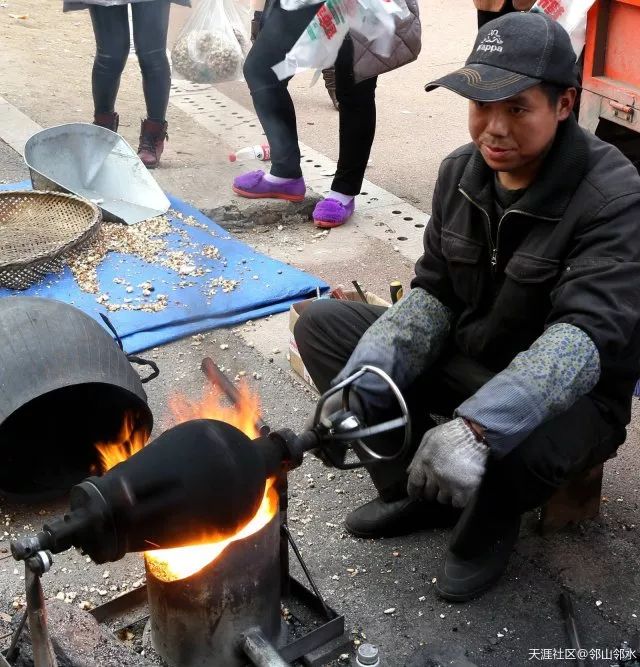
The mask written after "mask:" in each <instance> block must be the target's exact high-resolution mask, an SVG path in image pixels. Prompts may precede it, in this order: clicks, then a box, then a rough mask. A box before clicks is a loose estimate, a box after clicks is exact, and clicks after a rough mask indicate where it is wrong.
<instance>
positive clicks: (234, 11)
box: [171, 0, 251, 83]
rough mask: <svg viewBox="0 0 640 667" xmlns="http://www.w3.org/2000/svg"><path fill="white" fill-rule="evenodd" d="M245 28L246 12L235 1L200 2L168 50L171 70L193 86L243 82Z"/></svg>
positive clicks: (247, 42) (246, 48)
mask: <svg viewBox="0 0 640 667" xmlns="http://www.w3.org/2000/svg"><path fill="white" fill-rule="evenodd" d="M248 26H249V12H248V9H247V8H246V7H245V6H244V5H241V4H239V3H238V2H236V0H202V2H201V3H200V4H199V5H198V7H197V8H196V9H195V10H194V12H193V14H192V15H191V17H190V18H189V20H188V21H187V23H186V24H185V26H184V28H183V29H182V32H181V33H180V35H179V37H178V39H177V40H176V43H175V45H174V47H173V49H172V51H171V61H172V64H173V67H174V69H175V70H176V71H177V73H178V74H181V75H182V76H184V77H185V78H186V79H188V80H189V81H193V82H194V83H222V82H223V81H240V80H242V66H243V64H244V59H245V57H246V55H247V53H248V52H249V49H250V47H251V40H250V38H249V32H248Z"/></svg>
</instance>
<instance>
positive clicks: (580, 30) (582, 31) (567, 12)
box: [531, 0, 595, 59]
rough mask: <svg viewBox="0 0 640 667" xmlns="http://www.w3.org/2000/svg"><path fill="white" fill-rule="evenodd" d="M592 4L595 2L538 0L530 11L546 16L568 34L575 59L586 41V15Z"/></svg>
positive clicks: (592, 0) (591, 0) (593, 0)
mask: <svg viewBox="0 0 640 667" xmlns="http://www.w3.org/2000/svg"><path fill="white" fill-rule="evenodd" d="M594 2H595V0H538V1H537V2H536V4H535V5H534V6H533V7H532V8H531V11H532V12H541V13H544V14H547V15H548V16H550V17H551V18H552V19H555V20H556V21H557V22H558V23H559V24H560V25H561V26H562V27H563V28H564V29H565V30H566V31H567V32H568V33H569V37H571V45H572V46H573V50H574V51H575V52H576V59H577V58H579V57H580V54H581V53H582V49H584V44H585V42H586V39H587V13H588V12H589V10H590V9H591V5H593V3H594Z"/></svg>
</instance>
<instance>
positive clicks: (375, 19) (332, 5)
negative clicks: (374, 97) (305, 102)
mask: <svg viewBox="0 0 640 667" xmlns="http://www.w3.org/2000/svg"><path fill="white" fill-rule="evenodd" d="M311 4H316V3H315V2H313V0H281V6H282V7H283V8H284V9H288V10H295V9H299V8H300V7H302V6H304V5H311ZM408 14H409V10H408V9H407V5H406V3H405V2H404V0H327V1H326V2H325V3H324V4H323V5H322V6H321V7H320V9H319V10H318V13H317V14H316V15H315V17H314V18H313V19H312V21H311V23H309V25H308V26H307V29H306V30H305V31H304V32H303V33H302V35H301V36H300V39H298V41H297V42H296V43H295V44H294V46H293V48H292V49H291V51H289V52H288V53H287V55H286V56H285V59H284V60H283V61H282V62H280V63H278V64H277V65H274V66H273V68H272V69H273V71H274V72H275V74H276V76H277V77H278V78H279V79H280V80H282V79H287V78H288V77H290V76H293V75H294V74H295V73H296V71H297V70H298V69H299V68H312V69H317V70H318V72H319V71H320V70H323V69H325V68H327V67H331V66H332V65H333V64H334V63H335V61H336V58H337V56H338V51H339V50H340V47H341V46H342V43H343V42H344V39H345V37H346V36H347V33H348V32H349V31H350V30H353V31H354V32H357V33H359V34H360V35H362V36H363V37H366V38H367V39H368V40H369V41H371V42H373V43H372V44H371V50H372V51H373V52H374V53H377V54H379V55H381V56H383V57H387V56H389V54H390V50H391V45H392V42H393V36H394V34H395V30H396V19H399V20H402V19H404V18H406V17H407V16H408Z"/></svg>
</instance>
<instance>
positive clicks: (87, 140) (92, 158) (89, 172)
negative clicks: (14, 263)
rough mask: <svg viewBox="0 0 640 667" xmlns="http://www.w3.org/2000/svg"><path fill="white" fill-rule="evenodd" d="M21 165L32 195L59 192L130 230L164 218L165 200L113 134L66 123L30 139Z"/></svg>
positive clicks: (88, 126) (121, 140)
mask: <svg viewBox="0 0 640 667" xmlns="http://www.w3.org/2000/svg"><path fill="white" fill-rule="evenodd" d="M24 160H25V162H26V163H27V166H28V167H29V171H30V172H31V182H32V184H33V187H34V189H35V190H62V191H64V192H71V193H73V194H75V195H79V196H81V197H84V198H85V199H89V200H91V201H93V202H94V203H96V204H97V205H98V206H99V207H100V208H101V209H102V211H103V214H104V217H105V219H107V220H118V221H121V222H126V223H127V224H129V225H131V224H133V223H136V222H141V221H142V220H146V219H147V218H152V217H154V216H156V215H161V214H163V213H166V212H167V210H168V209H169V200H168V199H167V197H166V196H165V194H164V192H162V190H161V189H160V186H159V185H158V184H157V183H156V181H155V180H154V178H153V177H152V176H151V174H150V173H149V172H148V170H147V168H146V167H145V166H144V164H143V163H142V162H141V160H140V158H139V157H138V156H137V155H136V153H135V151H134V150H133V148H131V146H129V144H128V143H127V142H126V141H125V140H124V139H123V138H122V137H121V136H120V135H119V134H116V133H115V132H112V131H111V130H107V129H106V128H104V127H99V126H98V125H91V124H89V123H69V124H67V125H58V126H56V127H50V128H48V129H46V130H42V131H41V132H37V133H36V134H34V135H33V136H32V137H31V138H30V139H29V140H28V141H27V143H26V145H25V149H24Z"/></svg>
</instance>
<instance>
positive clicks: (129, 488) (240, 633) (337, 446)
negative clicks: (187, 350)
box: [11, 360, 411, 667]
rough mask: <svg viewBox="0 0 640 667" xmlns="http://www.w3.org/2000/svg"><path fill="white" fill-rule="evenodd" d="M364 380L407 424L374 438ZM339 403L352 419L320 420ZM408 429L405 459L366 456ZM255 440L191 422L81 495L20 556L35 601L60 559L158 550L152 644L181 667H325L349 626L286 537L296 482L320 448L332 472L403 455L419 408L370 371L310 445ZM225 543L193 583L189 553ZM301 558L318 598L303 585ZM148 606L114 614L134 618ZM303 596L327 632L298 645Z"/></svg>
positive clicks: (262, 428) (22, 545)
mask: <svg viewBox="0 0 640 667" xmlns="http://www.w3.org/2000/svg"><path fill="white" fill-rule="evenodd" d="M203 367H204V369H205V372H207V375H208V376H209V377H210V379H212V380H215V381H217V382H218V383H219V384H221V385H222V386H223V389H225V390H226V393H227V394H228V395H229V398H230V399H231V400H232V401H234V400H236V399H237V395H236V393H235V387H234V385H232V384H231V383H229V382H228V380H226V378H224V376H222V374H220V373H219V371H217V368H216V367H215V365H214V364H213V362H211V361H210V360H206V361H205V363H204V364H203ZM364 373H375V374H377V375H378V376H379V377H381V378H383V379H384V380H385V381H386V382H387V383H388V384H389V386H390V388H391V390H392V391H393V392H394V394H395V396H396V398H397V400H398V404H399V407H400V412H401V416H400V417H397V418H395V419H391V420H389V421H387V422H384V423H383V424H377V425H374V426H366V425H363V424H362V423H361V421H360V419H359V418H358V417H357V415H355V414H354V413H353V412H351V411H350V409H349V400H350V392H351V388H352V386H353V384H354V383H355V382H356V381H357V380H358V379H359V378H360V377H361V376H362V375H363V374H364ZM336 392H342V409H340V410H339V411H337V412H336V413H335V414H333V415H331V416H330V417H328V418H326V419H321V413H322V407H323V405H324V403H325V402H326V400H327V399H328V398H329V397H330V396H332V395H333V394H335V393H336ZM395 428H403V429H404V440H403V444H402V446H401V447H400V448H399V449H398V451H397V453H395V454H394V455H390V456H384V455H380V454H378V453H377V452H376V451H375V450H374V449H372V448H371V447H370V446H369V445H368V444H367V439H368V438H369V437H370V436H372V435H377V434H379V433H382V432H384V431H387V430H390V429H395ZM255 430H256V432H258V433H260V434H261V435H259V436H258V437H256V438H254V439H251V438H249V437H248V436H247V435H245V434H244V433H243V432H242V431H240V430H239V429H237V428H235V427H234V426H231V425H230V424H228V423H225V422H220V421H216V420H211V419H194V420H191V421H187V422H185V423H182V424H179V425H178V426H175V427H174V428H172V429H169V430H168V431H165V432H164V433H163V434H162V435H161V436H159V437H158V438H157V439H156V440H154V441H153V442H152V443H151V444H149V445H147V446H146V447H145V448H144V449H142V450H141V451H140V452H138V453H137V454H135V455H133V456H132V457H131V458H129V459H127V460H126V461H123V462H122V463H120V464H118V465H117V466H115V467H114V468H112V469H111V470H109V471H108V472H107V473H106V474H105V475H103V476H102V477H89V478H88V479H86V480H84V481H83V482H82V483H80V484H78V485H76V486H75V487H73V489H72V491H71V495H70V511H69V512H68V513H67V514H65V515H64V517H61V518H59V519H56V520H54V521H51V522H50V523H48V524H46V525H45V526H44V528H43V530H42V531H41V532H40V533H39V534H38V535H36V536H34V537H31V538H25V539H22V540H19V541H16V542H14V543H12V545H11V549H12V553H13V556H14V558H16V559H17V560H24V561H25V563H26V567H27V570H31V572H32V574H33V573H35V574H36V577H35V578H34V577H33V576H31V577H30V582H31V585H32V587H35V588H36V593H37V587H38V585H39V578H38V577H39V575H41V574H42V573H43V572H44V571H46V569H47V564H48V563H50V561H51V554H52V553H59V552H61V551H64V550H66V549H68V548H70V547H72V546H75V547H77V548H80V549H81V550H82V551H83V553H86V554H88V555H89V556H90V557H91V558H92V559H93V560H94V561H95V562H96V563H105V562H109V561H116V560H118V559H120V558H122V557H123V556H124V555H125V554H126V553H129V552H136V551H145V552H147V554H146V557H145V562H146V569H147V587H146V592H147V594H148V604H149V612H150V629H151V638H152V643H153V646H154V648H155V649H156V651H157V652H158V654H159V655H160V656H161V657H162V659H163V660H164V661H165V662H166V663H167V665H169V666H170V667H218V666H224V667H235V665H238V666H240V665H244V664H246V660H247V658H248V659H249V660H250V661H251V662H252V663H253V664H255V665H276V666H277V665H284V664H287V662H290V661H293V660H296V659H298V658H301V657H303V656H307V664H323V662H324V661H326V660H327V659H331V658H332V657H335V652H336V651H338V652H343V651H344V649H345V645H346V642H347V638H346V636H345V626H344V618H343V617H342V616H339V615H338V614H337V613H336V612H334V611H333V610H331V609H330V608H329V607H328V605H327V604H326V603H325V601H324V599H323V598H322V595H321V594H320V592H319V590H318V587H317V586H316V584H315V582H314V581H313V578H312V577H311V574H310V572H309V570H308V568H307V567H306V564H305V563H304V561H303V560H302V557H301V555H300V552H299V550H298V548H297V546H296V544H295V542H294V540H293V538H292V537H291V534H290V532H289V530H288V527H287V502H288V493H287V473H288V471H289V470H291V469H292V468H295V467H297V466H299V465H300V464H301V462H302V458H303V454H304V452H306V451H310V450H319V449H321V450H322V452H323V456H324V458H325V460H328V461H330V462H331V463H332V464H333V465H335V466H336V467H338V468H342V469H347V468H354V467H358V466H362V465H372V464H375V463H377V462H382V461H387V460H391V459H395V458H397V457H399V456H403V455H404V453H405V451H406V449H407V448H408V447H409V444H410V438H411V435H410V424H409V416H408V411H407V407H406V404H405V402H404V399H403V398H402V395H401V394H400V392H399V390H398V389H397V387H396V386H395V384H394V383H393V382H392V381H391V379H390V378H388V376H386V374H385V373H383V372H382V371H380V370H379V369H376V368H373V367H369V366H366V367H363V368H362V369H360V370H359V371H358V372H356V373H355V374H354V375H352V376H351V377H350V378H348V379H346V380H345V381H344V382H342V383H340V384H339V385H337V386H336V387H334V388H333V389H331V390H329V391H328V392H327V393H326V394H325V395H324V396H323V397H322V398H321V399H320V401H319V403H318V407H317V410H316V414H315V420H314V423H313V425H312V427H311V428H310V429H308V430H306V431H304V432H303V433H301V434H299V435H297V434H295V433H293V432H292V431H289V430H287V429H282V430H279V431H275V432H270V431H269V429H268V427H267V426H266V425H265V424H264V423H263V422H260V423H258V424H257V425H256V429H255ZM351 451H353V452H355V454H356V455H357V457H358V460H354V459H353V456H352V455H351V457H350V455H349V452H351ZM256 522H257V523H256ZM214 545H217V546H216V549H218V550H219V551H220V553H218V554H216V555H217V556H218V557H215V556H214V557H213V558H211V557H210V556H211V554H208V555H207V556H206V557H205V560H204V563H203V564H202V566H196V569H195V570H194V571H187V572H184V571H183V570H181V566H180V565H179V555H180V552H181V551H182V550H183V549H188V550H190V554H189V556H190V557H189V562H190V563H191V562H193V558H192V556H193V555H194V551H193V550H196V551H197V550H199V549H205V550H206V549H207V548H212V547H213V546H214ZM220 546H221V547H222V548H221V549H219V547H220ZM290 549H291V550H292V551H293V553H294V554H295V556H296V558H297V559H298V560H299V563H300V566H301V568H302V570H303V572H304V573H305V575H306V577H307V579H308V584H309V587H310V588H308V587H307V586H304V585H302V584H300V583H299V582H298V581H296V580H295V579H293V578H292V577H291V576H290V572H289V553H290ZM176 559H177V560H176ZM176 563H178V564H176ZM138 595H139V593H138V592H136V593H131V594H127V595H125V596H122V597H121V598H118V599H117V600H116V601H113V602H111V603H107V605H105V607H109V609H111V610H112V609H113V608H114V606H118V607H119V608H123V607H126V606H127V604H128V602H129V601H131V600H134V599H135V598H136V597H137V596H138ZM31 597H32V599H34V600H36V599H38V598H37V595H36V596H35V597H34V595H33V594H32V596H31ZM293 598H296V599H298V600H305V601H306V602H307V603H309V605H310V606H312V607H315V608H316V609H317V610H318V611H319V612H320V615H321V622H320V624H319V626H318V627H317V628H315V629H314V630H312V631H311V632H309V633H303V635H302V636H299V637H295V638H291V637H289V636H288V635H287V633H286V632H283V630H282V628H283V625H282V622H281V614H280V605H281V602H282V601H283V600H291V599H293ZM94 611H96V612H98V615H100V614H101V613H103V612H101V611H100V610H99V609H98V610H94ZM30 613H33V610H31V612H30ZM104 613H107V614H108V613H109V612H106V611H105V612H104ZM30 618H31V617H30ZM42 618H43V617H42V616H41V617H40V620H41V621H42ZM41 625H43V626H44V625H46V624H44V623H41ZM38 637H39V642H40V644H41V645H42V646H43V647H44V648H43V650H42V652H41V655H42V656H43V657H42V659H41V662H40V664H38V663H36V667H53V666H54V665H55V662H51V661H50V657H47V656H49V654H50V653H51V650H50V647H49V649H47V643H48V637H47V633H46V627H43V628H42V632H41V633H40V634H39V635H38ZM323 648H325V649H326V650H323ZM309 656H312V657H309ZM314 656H315V657H314Z"/></svg>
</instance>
